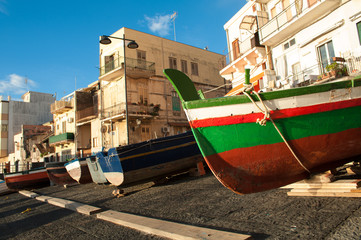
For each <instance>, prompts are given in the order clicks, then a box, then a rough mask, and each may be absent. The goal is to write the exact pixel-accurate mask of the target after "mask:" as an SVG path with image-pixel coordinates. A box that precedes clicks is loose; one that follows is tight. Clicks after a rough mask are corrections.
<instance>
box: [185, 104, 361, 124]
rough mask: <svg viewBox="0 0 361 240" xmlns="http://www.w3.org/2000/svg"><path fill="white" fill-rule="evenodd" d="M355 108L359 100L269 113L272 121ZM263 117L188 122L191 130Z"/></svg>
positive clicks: (253, 120)
mask: <svg viewBox="0 0 361 240" xmlns="http://www.w3.org/2000/svg"><path fill="white" fill-rule="evenodd" d="M356 106H361V99H360V98H359V99H352V100H345V101H339V102H332V103H324V104H317V105H312V106H306V107H298V108H289V109H283V110H276V111H271V112H270V113H271V117H272V119H282V118H289V117H296V116H301V115H307V114H314V113H320V112H327V111H333V110H338V109H343V108H349V107H356ZM263 116H264V115H263V114H262V113H250V114H245V115H239V116H231V117H219V118H211V119H210V118H207V119H201V120H193V121H191V122H190V125H191V127H192V128H199V127H211V126H224V125H231V124H241V123H252V122H256V121H257V119H262V118H263Z"/></svg>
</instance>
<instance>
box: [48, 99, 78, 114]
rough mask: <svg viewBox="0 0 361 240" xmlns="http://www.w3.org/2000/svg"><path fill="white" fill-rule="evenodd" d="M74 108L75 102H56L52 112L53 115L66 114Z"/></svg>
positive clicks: (52, 106) (53, 104)
mask: <svg viewBox="0 0 361 240" xmlns="http://www.w3.org/2000/svg"><path fill="white" fill-rule="evenodd" d="M72 108H73V101H64V100H60V101H56V102H54V103H52V104H51V105H50V111H51V113H52V114H55V113H61V112H66V111H68V110H70V109H72Z"/></svg>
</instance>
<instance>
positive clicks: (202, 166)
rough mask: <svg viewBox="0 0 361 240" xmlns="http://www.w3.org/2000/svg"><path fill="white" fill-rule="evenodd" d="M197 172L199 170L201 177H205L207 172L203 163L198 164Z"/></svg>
mask: <svg viewBox="0 0 361 240" xmlns="http://www.w3.org/2000/svg"><path fill="white" fill-rule="evenodd" d="M197 170H198V173H199V176H203V175H204V174H206V171H205V170H204V165H203V162H198V163H197Z"/></svg>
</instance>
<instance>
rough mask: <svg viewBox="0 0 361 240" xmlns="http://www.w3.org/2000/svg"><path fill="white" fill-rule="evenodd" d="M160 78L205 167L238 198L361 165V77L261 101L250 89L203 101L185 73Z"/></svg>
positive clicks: (168, 72)
mask: <svg viewBox="0 0 361 240" xmlns="http://www.w3.org/2000/svg"><path fill="white" fill-rule="evenodd" d="M164 74H165V75H166V76H167V78H168V79H169V80H170V81H171V83H172V84H173V86H174V88H175V89H176V91H177V92H178V94H179V96H180V98H181V101H182V104H183V108H184V110H185V112H186V115H187V117H188V120H189V123H190V126H191V128H192V131H193V134H194V136H195V139H196V140H197V143H198V146H199V148H200V150H201V152H202V154H203V156H204V158H205V160H206V162H207V164H208V166H209V167H210V169H211V170H212V172H213V174H214V175H215V176H216V178H217V179H218V180H219V181H220V182H221V183H222V184H223V185H224V186H226V187H228V188H229V189H231V190H232V191H234V192H236V193H240V194H243V193H253V192H259V191H264V190H268V189H272V188H277V187H280V186H283V185H287V184H290V183H292V182H296V181H299V180H301V179H304V178H307V177H309V175H310V174H312V173H317V172H320V171H325V170H328V169H332V168H334V167H336V166H339V165H342V164H344V163H345V162H350V161H354V160H360V156H361V77H358V78H355V79H353V80H349V81H340V82H331V83H326V84H322V85H313V86H307V87H301V88H294V89H288V90H280V91H274V92H264V93H259V96H260V98H261V100H262V101H260V100H259V99H258V97H257V95H256V93H254V92H253V93H252V94H250V95H249V97H248V96H247V95H245V94H243V95H238V96H230V97H221V98H214V99H201V98H200V97H199V96H198V94H197V91H196V89H195V87H194V85H193V83H192V81H191V80H190V79H189V78H188V77H187V76H186V75H185V74H183V73H182V72H180V71H177V70H173V69H166V70H164ZM250 98H252V100H253V101H254V103H253V102H252V101H251V100H250ZM255 104H257V105H258V106H261V108H260V109H261V110H262V109H263V110H262V112H261V111H260V109H258V107H256V106H255ZM263 104H264V105H265V106H264V108H263ZM268 113H269V115H268ZM265 116H266V117H265ZM260 119H261V120H263V119H264V120H265V121H267V123H266V125H265V126H262V125H260V124H258V123H257V121H259V120H260ZM265 121H263V124H264V123H265ZM273 123H274V124H273ZM278 131H279V132H278ZM283 138H284V139H283Z"/></svg>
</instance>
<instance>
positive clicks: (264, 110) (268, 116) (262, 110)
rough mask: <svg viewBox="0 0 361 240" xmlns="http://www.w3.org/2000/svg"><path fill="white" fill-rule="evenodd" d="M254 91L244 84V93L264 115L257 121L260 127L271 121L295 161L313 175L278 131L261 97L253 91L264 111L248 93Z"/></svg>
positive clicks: (249, 85)
mask: <svg viewBox="0 0 361 240" xmlns="http://www.w3.org/2000/svg"><path fill="white" fill-rule="evenodd" d="M251 91H253V85H252V84H244V88H243V89H242V92H243V93H244V94H245V95H246V96H247V97H248V98H249V99H250V100H251V101H252V103H253V105H254V106H256V107H257V108H258V109H259V110H260V111H261V112H262V113H263V114H264V116H263V119H259V118H258V119H257V122H256V123H258V124H259V125H261V126H266V123H267V119H269V120H270V121H271V122H272V124H273V126H274V127H275V129H276V130H277V132H278V133H279V135H280V136H281V138H282V140H283V142H284V143H285V144H286V146H287V147H288V149H289V150H290V152H291V153H292V155H293V156H294V157H295V159H296V160H297V162H298V163H299V164H300V165H301V167H303V169H305V170H306V171H307V172H308V173H311V171H310V170H308V169H307V168H306V167H305V166H304V165H303V164H302V162H301V160H300V159H299V158H298V157H297V155H296V153H295V152H294V151H293V150H292V148H291V146H290V145H289V144H288V142H287V140H286V139H285V137H284V136H283V134H282V133H281V131H280V130H279V129H278V127H277V125H276V124H275V122H274V121H273V119H272V118H271V115H270V112H269V109H268V108H267V106H266V105H265V104H264V102H263V100H262V98H261V96H260V95H259V94H258V93H257V92H256V91H253V93H255V94H256V95H257V97H258V99H259V101H260V102H261V103H262V105H263V109H262V108H261V107H259V106H258V104H257V103H256V102H255V101H254V100H253V99H252V97H251V95H250V94H249V93H248V92H251Z"/></svg>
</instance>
